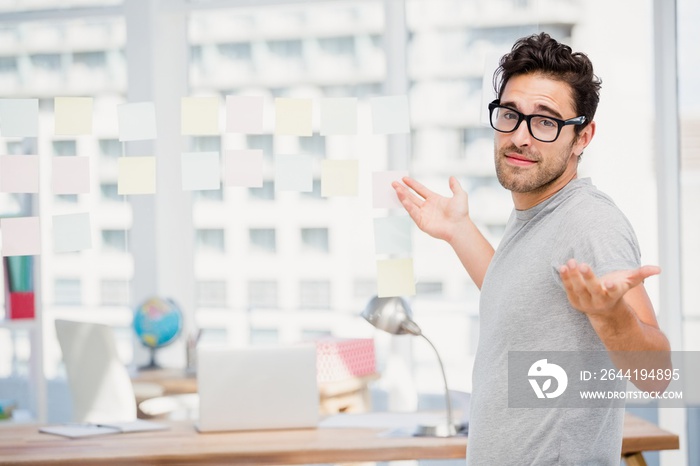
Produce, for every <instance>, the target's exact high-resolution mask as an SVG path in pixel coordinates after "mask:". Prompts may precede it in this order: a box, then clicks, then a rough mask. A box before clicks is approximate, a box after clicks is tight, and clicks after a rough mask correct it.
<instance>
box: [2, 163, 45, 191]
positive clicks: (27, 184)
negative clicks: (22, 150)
mask: <svg viewBox="0 0 700 466" xmlns="http://www.w3.org/2000/svg"><path fill="white" fill-rule="evenodd" d="M0 192H3V193H38V192H39V156H38V155H1V156H0Z"/></svg>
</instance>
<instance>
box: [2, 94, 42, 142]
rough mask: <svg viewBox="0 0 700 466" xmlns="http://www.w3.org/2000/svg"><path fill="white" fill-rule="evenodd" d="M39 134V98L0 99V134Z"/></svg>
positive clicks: (34, 135)
mask: <svg viewBox="0 0 700 466" xmlns="http://www.w3.org/2000/svg"><path fill="white" fill-rule="evenodd" d="M38 134H39V99H0V136H2V137H4V138H11V137H20V138H30V137H36V136H37V135H38Z"/></svg>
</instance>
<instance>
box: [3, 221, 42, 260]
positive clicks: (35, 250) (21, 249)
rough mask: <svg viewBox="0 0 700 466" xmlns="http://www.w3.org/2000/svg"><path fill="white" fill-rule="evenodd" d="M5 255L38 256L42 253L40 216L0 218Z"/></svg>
mask: <svg viewBox="0 0 700 466" xmlns="http://www.w3.org/2000/svg"><path fill="white" fill-rule="evenodd" d="M0 234H1V235H2V255H3V256H36V255H39V254H41V223H40V221H39V217H19V218H2V219H0Z"/></svg>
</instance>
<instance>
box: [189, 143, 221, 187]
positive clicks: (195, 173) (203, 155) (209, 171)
mask: <svg viewBox="0 0 700 466" xmlns="http://www.w3.org/2000/svg"><path fill="white" fill-rule="evenodd" d="M181 166H182V189H183V190H184V191H197V190H209V189H220V188H221V164H220V161H219V153H218V152H185V153H183V154H182V165H181Z"/></svg>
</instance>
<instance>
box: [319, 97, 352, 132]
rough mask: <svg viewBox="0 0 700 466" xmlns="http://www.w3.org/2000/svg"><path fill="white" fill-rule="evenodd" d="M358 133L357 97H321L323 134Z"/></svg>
mask: <svg viewBox="0 0 700 466" xmlns="http://www.w3.org/2000/svg"><path fill="white" fill-rule="evenodd" d="M334 134H357V99H356V98H354V97H339V98H335V97H334V98H325V99H321V135H322V136H330V135H334Z"/></svg>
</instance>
